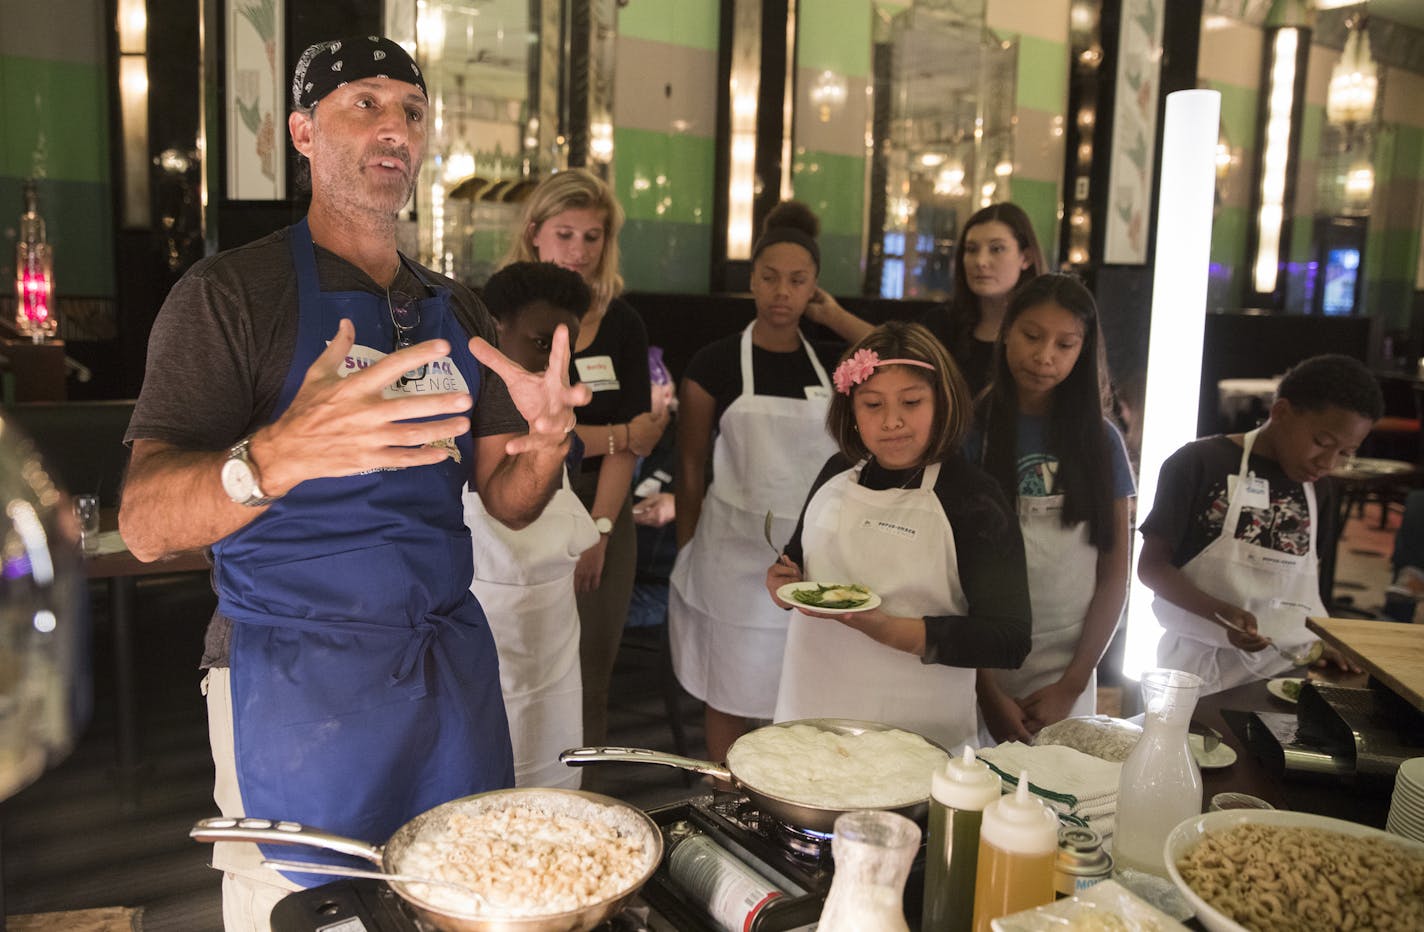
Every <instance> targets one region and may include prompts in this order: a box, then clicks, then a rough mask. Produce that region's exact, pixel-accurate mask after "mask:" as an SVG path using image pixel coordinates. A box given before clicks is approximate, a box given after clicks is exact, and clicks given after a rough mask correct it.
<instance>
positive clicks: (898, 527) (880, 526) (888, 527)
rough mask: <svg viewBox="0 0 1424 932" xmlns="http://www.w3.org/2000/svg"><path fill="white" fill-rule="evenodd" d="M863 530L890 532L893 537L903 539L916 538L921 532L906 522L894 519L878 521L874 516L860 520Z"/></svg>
mask: <svg viewBox="0 0 1424 932" xmlns="http://www.w3.org/2000/svg"><path fill="white" fill-rule="evenodd" d="M860 528H861V530H863V531H877V532H879V533H881V534H889V535H890V536H891V537H899V538H901V539H903V540H914V539H915V538H916V537H918V536H919V534H920V532H919V531H917V530H915V529H914V528H912V527H910V526H909V525H906V524H896V523H895V522H894V521H877V520H875V519H873V518H865V519H863V520H862V521H861V522H860Z"/></svg>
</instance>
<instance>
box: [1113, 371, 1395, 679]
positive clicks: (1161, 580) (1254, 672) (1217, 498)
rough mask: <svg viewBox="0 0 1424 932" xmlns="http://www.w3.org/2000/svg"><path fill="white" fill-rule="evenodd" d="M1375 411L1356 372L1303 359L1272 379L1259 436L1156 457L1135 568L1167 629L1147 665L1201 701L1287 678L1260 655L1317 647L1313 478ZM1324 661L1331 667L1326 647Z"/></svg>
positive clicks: (1326, 526)
mask: <svg viewBox="0 0 1424 932" xmlns="http://www.w3.org/2000/svg"><path fill="white" fill-rule="evenodd" d="M1383 412H1384V400H1383V398H1382V397H1381V394H1380V389H1379V384H1378V383H1377V382H1376V381H1375V377H1374V375H1373V374H1372V373H1371V372H1370V371H1369V369H1367V368H1365V366H1364V364H1363V363H1361V362H1360V361H1359V360H1357V359H1352V358H1350V357H1348V356H1338V355H1330V356H1315V357H1312V358H1310V359H1307V360H1305V361H1304V362H1301V363H1299V364H1298V365H1296V366H1295V367H1294V368H1293V369H1291V371H1290V372H1288V373H1287V374H1286V376H1285V378H1283V379H1282V380H1281V384H1280V386H1279V387H1278V388H1277V389H1276V400H1275V402H1274V403H1273V404H1272V405H1271V416H1270V418H1269V419H1268V420H1267V421H1266V423H1265V424H1263V425H1262V426H1261V427H1259V428H1257V429H1256V430H1253V431H1250V432H1249V433H1247V434H1245V435H1241V434H1233V435H1231V436H1221V435H1218V436H1214V437H1204V438H1202V439H1200V440H1194V441H1192V442H1191V443H1189V444H1187V445H1186V446H1184V447H1182V448H1181V449H1180V450H1178V451H1177V452H1176V453H1173V454H1172V455H1171V456H1170V457H1168V458H1167V461H1166V462H1165V463H1163V464H1162V474H1161V478H1160V479H1159V480H1158V483H1157V496H1156V500H1155V501H1154V503H1153V506H1152V513H1151V514H1150V515H1148V516H1147V519H1146V520H1145V521H1143V522H1142V525H1141V527H1142V552H1141V554H1140V555H1139V556H1138V559H1137V574H1138V577H1139V578H1140V579H1141V580H1142V582H1143V583H1144V584H1146V585H1147V587H1148V588H1149V589H1151V590H1152V591H1153V593H1155V598H1154V599H1153V601H1152V611H1153V613H1154V614H1155V615H1156V616H1157V620H1158V621H1159V622H1161V624H1162V626H1163V627H1164V628H1165V629H1166V632H1165V633H1164V634H1163V636H1162V639H1161V640H1160V641H1159V642H1158V644H1157V661H1158V663H1160V664H1161V665H1163V666H1167V667H1172V668H1174V669H1177V670H1185V671H1187V672H1189V673H1195V674H1196V675H1198V676H1200V677H1201V678H1202V680H1203V681H1204V684H1205V685H1204V686H1203V688H1202V692H1203V694H1210V693H1214V692H1220V691H1222V690H1225V689H1230V688H1231V687H1233V686H1240V685H1242V684H1244V683H1249V682H1252V681H1254V680H1259V679H1268V678H1270V677H1272V676H1276V675H1278V674H1281V673H1284V672H1285V671H1286V670H1288V669H1290V667H1291V664H1290V662H1289V661H1287V660H1286V659H1284V658H1283V657H1282V656H1281V654H1280V653H1279V652H1277V651H1274V650H1267V649H1266V648H1267V647H1269V646H1270V644H1271V643H1273V642H1274V643H1275V644H1276V645H1278V646H1279V647H1281V648H1284V649H1286V650H1294V649H1296V648H1300V647H1304V646H1306V645H1308V644H1309V643H1310V642H1312V641H1314V640H1317V638H1316V637H1315V635H1314V634H1312V633H1311V632H1310V631H1309V630H1308V629H1307V628H1306V627H1305V620H1306V618H1308V617H1310V616H1319V615H1325V614H1326V609H1325V600H1324V599H1323V598H1322V594H1321V592H1320V580H1319V576H1318V574H1317V570H1316V567H1317V564H1318V562H1319V560H1320V552H1321V549H1322V548H1327V547H1333V546H1334V545H1335V537H1336V528H1335V527H1334V526H1333V524H1334V521H1333V512H1334V509H1333V508H1331V507H1325V506H1324V505H1322V503H1321V501H1320V499H1321V497H1322V496H1321V495H1320V494H1319V493H1321V492H1322V491H1324V492H1329V491H1331V490H1330V489H1329V486H1328V485H1322V484H1321V480H1323V479H1325V478H1326V477H1327V476H1328V475H1329V474H1330V471H1331V470H1332V469H1334V468H1335V466H1336V464H1337V463H1338V462H1339V460H1340V458H1341V457H1342V456H1349V455H1352V454H1353V453H1354V451H1355V449H1356V448H1357V447H1358V446H1359V445H1360V443H1361V442H1362V441H1363V440H1364V439H1365V436H1366V435H1367V434H1368V433H1369V432H1370V428H1371V427H1372V426H1373V425H1374V422H1375V421H1376V420H1378V419H1379V417H1380V415H1381V414H1382V413H1383ZM1326 497H1328V498H1333V496H1328V495H1327V496H1326ZM1221 619H1225V621H1227V622H1229V623H1231V624H1233V625H1235V626H1237V627H1238V628H1242V629H1244V630H1245V632H1246V633H1241V632H1238V631H1234V630H1230V629H1228V628H1227V627H1226V625H1224V624H1222V623H1221ZM1325 656H1326V658H1327V659H1329V660H1333V661H1335V662H1336V663H1340V660H1339V657H1338V655H1335V654H1334V652H1333V651H1331V650H1330V649H1328V648H1327V649H1326V652H1325ZM1341 665H1342V666H1343V664H1341Z"/></svg>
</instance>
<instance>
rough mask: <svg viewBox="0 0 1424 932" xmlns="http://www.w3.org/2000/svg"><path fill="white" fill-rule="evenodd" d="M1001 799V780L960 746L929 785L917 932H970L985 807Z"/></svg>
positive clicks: (966, 749)
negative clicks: (927, 837) (927, 832)
mask: <svg viewBox="0 0 1424 932" xmlns="http://www.w3.org/2000/svg"><path fill="white" fill-rule="evenodd" d="M1002 794H1003V786H1002V781H1001V780H1000V779H999V775H998V774H996V773H994V771H992V770H990V769H989V765H988V764H986V763H984V762H983V761H981V760H979V759H977V758H976V757H975V756H974V749H973V748H971V747H969V745H967V744H966V745H965V746H964V756H963V757H962V758H950V759H949V761H948V762H946V763H945V765H944V769H943V770H939V771H936V772H935V775H934V777H933V779H932V781H931V783H930V841H929V849H928V850H927V851H926V854H925V903H924V910H923V911H922V913H921V916H920V932H969V928H970V926H971V925H972V924H973V921H974V880H975V876H976V874H977V872H978V865H979V827H980V825H981V824H982V822H983V816H984V807H986V806H988V805H989V804H990V803H992V802H994V801H995V800H997V799H998V798H999V797H1000V796H1001V795H1002Z"/></svg>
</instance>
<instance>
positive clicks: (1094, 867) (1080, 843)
mask: <svg viewBox="0 0 1424 932" xmlns="http://www.w3.org/2000/svg"><path fill="white" fill-rule="evenodd" d="M1112 870H1113V860H1112V855H1110V854H1108V853H1107V852H1106V851H1104V850H1103V840H1102V838H1101V837H1100V836H1099V835H1098V833H1097V832H1095V831H1093V830H1092V829H1090V828H1086V827H1083V826H1077V825H1065V826H1063V827H1062V828H1061V829H1059V830H1058V857H1057V858H1055V859H1054V862H1053V890H1054V892H1055V893H1056V894H1057V895H1058V898H1059V899H1063V898H1064V897H1069V896H1076V895H1078V894H1079V893H1082V892H1083V891H1084V890H1086V889H1088V888H1089V887H1091V886H1093V885H1094V884H1098V883H1102V882H1103V881H1104V880H1108V879H1110V878H1111V877H1112Z"/></svg>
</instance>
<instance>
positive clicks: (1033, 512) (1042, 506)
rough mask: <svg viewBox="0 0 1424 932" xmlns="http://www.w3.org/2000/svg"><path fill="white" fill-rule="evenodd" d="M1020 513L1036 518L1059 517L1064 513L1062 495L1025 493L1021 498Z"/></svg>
mask: <svg viewBox="0 0 1424 932" xmlns="http://www.w3.org/2000/svg"><path fill="white" fill-rule="evenodd" d="M1019 514H1023V515H1030V516H1032V517H1035V518H1044V517H1058V516H1059V515H1062V514H1063V496H1062V495H1025V496H1020V498H1019Z"/></svg>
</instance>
